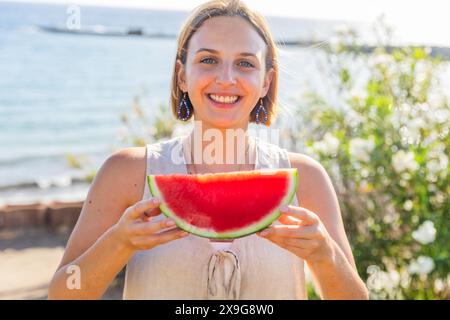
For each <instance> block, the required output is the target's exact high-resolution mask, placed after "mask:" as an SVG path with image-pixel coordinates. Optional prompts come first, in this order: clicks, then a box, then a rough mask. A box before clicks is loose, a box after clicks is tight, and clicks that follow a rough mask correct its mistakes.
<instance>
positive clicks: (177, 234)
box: [135, 228, 189, 247]
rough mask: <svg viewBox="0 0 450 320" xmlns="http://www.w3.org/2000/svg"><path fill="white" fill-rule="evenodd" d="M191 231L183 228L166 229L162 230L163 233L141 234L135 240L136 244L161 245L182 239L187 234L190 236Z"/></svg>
mask: <svg viewBox="0 0 450 320" xmlns="http://www.w3.org/2000/svg"><path fill="white" fill-rule="evenodd" d="M188 235H189V233H188V232H186V231H184V230H181V229H178V228H177V229H171V230H166V231H162V232H161V233H158V234H153V235H150V236H141V237H138V238H137V239H136V240H135V244H137V245H140V246H149V247H154V246H157V245H161V244H164V243H167V242H170V241H173V240H176V239H180V238H184V237H186V236H188Z"/></svg>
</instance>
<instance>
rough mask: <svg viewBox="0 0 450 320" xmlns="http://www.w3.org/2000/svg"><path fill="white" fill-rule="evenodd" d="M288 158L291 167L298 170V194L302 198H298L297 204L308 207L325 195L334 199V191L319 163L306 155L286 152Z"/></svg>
mask: <svg viewBox="0 0 450 320" xmlns="http://www.w3.org/2000/svg"><path fill="white" fill-rule="evenodd" d="M288 157H289V161H290V163H291V166H292V167H293V168H297V170H298V175H299V184H298V194H299V196H300V197H301V198H302V199H300V198H299V202H302V203H303V204H305V205H308V204H312V203H313V202H315V201H316V200H318V199H319V198H321V199H323V197H325V196H326V195H329V196H330V197H332V198H333V197H334V193H335V191H334V188H333V185H332V183H331V179H330V177H329V175H328V173H327V171H326V170H325V168H324V167H323V165H322V164H321V163H320V162H319V161H317V160H315V159H314V158H312V157H310V156H308V155H305V154H301V153H294V152H288ZM318 195H320V197H318Z"/></svg>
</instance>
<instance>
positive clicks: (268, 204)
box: [147, 168, 298, 239]
mask: <svg viewBox="0 0 450 320" xmlns="http://www.w3.org/2000/svg"><path fill="white" fill-rule="evenodd" d="M297 179H298V174H297V169H295V168H293V169H273V170H272V169H263V170H254V171H236V172H227V173H215V174H212V173H209V174H194V175H189V174H170V175H149V176H148V177H147V180H148V185H149V188H150V193H151V194H152V196H154V197H156V198H158V199H159V200H160V201H161V205H160V209H161V211H162V212H163V213H164V215H166V216H167V217H169V218H171V219H173V220H174V221H175V223H176V224H177V226H178V227H180V228H181V229H183V230H185V231H188V232H190V233H192V234H195V235H198V236H200V237H205V238H214V239H232V238H239V237H243V236H246V235H249V234H251V233H254V232H257V231H260V230H262V229H264V228H266V227H267V226H269V225H270V224H271V223H272V222H273V221H275V220H276V219H278V217H279V216H280V211H279V207H281V206H282V205H285V204H290V203H291V201H292V199H293V197H294V195H295V192H296V190H297Z"/></svg>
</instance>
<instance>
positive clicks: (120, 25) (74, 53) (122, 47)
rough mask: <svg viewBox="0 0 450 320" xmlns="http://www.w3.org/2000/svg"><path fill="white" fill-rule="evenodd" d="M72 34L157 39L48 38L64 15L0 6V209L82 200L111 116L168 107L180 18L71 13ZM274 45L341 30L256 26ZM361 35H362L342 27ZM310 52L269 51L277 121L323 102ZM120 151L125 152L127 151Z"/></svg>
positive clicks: (115, 119)
mask: <svg viewBox="0 0 450 320" xmlns="http://www.w3.org/2000/svg"><path fill="white" fill-rule="evenodd" d="M75 9H76V10H78V12H79V20H78V22H79V23H80V25H81V28H82V29H84V28H90V29H95V30H114V31H119V32H122V31H126V30H130V29H140V30H144V31H145V33H153V34H156V33H157V34H163V35H166V36H165V37H156V38H150V37H142V36H98V35H79V34H67V33H57V32H48V31H46V30H44V29H43V27H53V28H65V27H67V25H68V24H67V23H68V19H70V18H71V17H73V16H71V15H72V14H73V12H74V11H73V10H74V8H73V7H69V6H65V5H53V4H52V5H50V4H30V3H13V2H0V205H2V204H27V203H35V202H50V201H78V200H83V199H84V198H85V196H86V194H87V191H88V189H89V184H88V183H86V182H83V177H84V176H85V175H86V172H85V171H84V170H81V169H77V168H73V167H71V166H70V165H69V161H68V156H73V157H75V158H80V159H84V160H83V161H85V162H84V167H87V168H90V169H93V170H98V169H99V168H100V166H101V165H102V163H103V162H104V161H105V160H106V159H107V157H108V156H109V155H110V154H111V153H112V152H114V150H117V149H118V148H121V147H124V146H127V144H126V143H124V142H122V141H121V132H122V133H123V130H124V128H123V123H122V122H121V115H122V114H124V113H129V112H130V110H131V107H132V105H133V101H134V99H135V97H137V96H139V97H140V103H141V105H142V106H143V108H144V113H145V114H146V116H147V117H148V118H149V119H150V120H152V117H153V115H154V114H155V111H156V110H157V109H158V108H159V107H160V106H161V105H165V106H166V107H168V105H169V89H170V78H171V72H172V68H173V63H174V59H175V50H176V36H177V34H178V32H179V30H180V27H181V25H182V23H183V21H184V20H185V19H186V17H187V16H188V14H189V12H185V11H156V10H148V9H145V10H144V9H125V8H108V7H94V6H78V7H77V8H75ZM266 19H267V20H268V23H269V26H270V28H271V31H272V33H273V36H274V38H275V39H276V40H280V41H289V40H303V41H312V40H320V41H322V40H323V41H328V40H329V39H330V38H331V37H332V36H333V35H334V34H335V32H336V30H338V29H339V28H343V27H345V26H346V25H348V24H349V23H346V22H345V21H344V22H343V21H319V20H306V19H296V18H285V17H270V16H268V17H266ZM351 26H352V27H357V28H360V30H365V28H366V26H361V25H356V24H352V25H351ZM320 54H321V53H320V50H319V49H318V48H317V47H295V46H283V45H281V46H280V47H279V51H278V55H279V60H280V86H279V87H280V92H279V95H280V103H281V106H282V109H283V110H282V112H281V114H280V117H282V118H283V117H284V119H285V120H286V121H289V120H290V118H291V117H292V114H293V113H292V110H293V108H295V107H296V106H298V101H299V99H300V97H301V95H302V94H303V93H304V92H305V91H306V90H309V89H314V90H316V91H318V92H324V93H326V91H327V87H326V86H325V85H324V79H323V72H322V71H321V65H320V63H314V62H313V61H316V60H314V59H317V57H318V56H320ZM128 146H130V145H128Z"/></svg>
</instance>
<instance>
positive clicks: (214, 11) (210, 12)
mask: <svg viewBox="0 0 450 320" xmlns="http://www.w3.org/2000/svg"><path fill="white" fill-rule="evenodd" d="M219 16H228V17H236V16H237V17H242V18H244V19H245V20H246V21H248V22H249V23H250V24H251V25H252V26H253V27H254V28H255V30H256V31H257V32H258V34H259V35H260V36H261V38H262V39H263V40H264V42H265V43H266V61H265V65H266V72H267V71H268V70H269V69H270V68H273V69H274V70H275V73H274V75H273V78H272V81H271V83H270V87H269V90H268V91H267V95H266V96H265V97H264V98H263V104H264V107H265V109H266V111H267V121H266V122H265V123H264V124H265V125H266V126H269V125H270V124H271V123H272V120H273V118H274V117H275V115H276V109H277V108H276V101H277V95H278V61H277V55H276V45H275V42H274V41H273V39H272V35H271V33H270V31H269V27H268V25H267V22H266V21H265V19H264V17H263V16H262V15H261V14H259V13H257V12H255V11H253V10H251V9H249V8H248V7H247V5H246V4H245V3H243V2H242V1H240V0H212V1H208V2H206V3H204V4H202V5H200V6H199V7H197V8H196V9H195V10H194V12H193V13H192V14H191V15H190V16H189V17H188V18H187V20H186V21H185V23H184V25H183V27H182V28H181V32H180V35H179V37H178V48H177V55H176V58H175V66H174V69H173V74H172V87H171V95H170V103H171V107H172V113H173V114H174V116H175V117H176V118H177V119H180V118H179V116H178V106H179V104H180V102H181V99H182V98H183V97H182V94H183V93H182V91H181V90H180V88H179V86H178V75H177V70H176V64H177V60H178V59H179V60H180V61H181V62H182V63H183V65H185V64H186V60H187V48H188V46H189V40H190V39H191V38H192V36H193V35H194V33H195V32H196V31H197V30H198V29H199V28H200V27H201V25H202V24H203V23H204V22H205V21H206V20H208V19H210V18H213V17H219ZM187 102H188V103H187V105H188V107H189V108H190V110H189V111H190V116H189V118H190V117H192V115H193V110H192V104H191V103H190V101H187ZM259 103H260V100H258V103H257V105H256V106H255V108H253V110H252V112H251V113H250V122H256V109H257V108H256V107H257V106H258V105H259ZM260 117H261V115H260Z"/></svg>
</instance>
